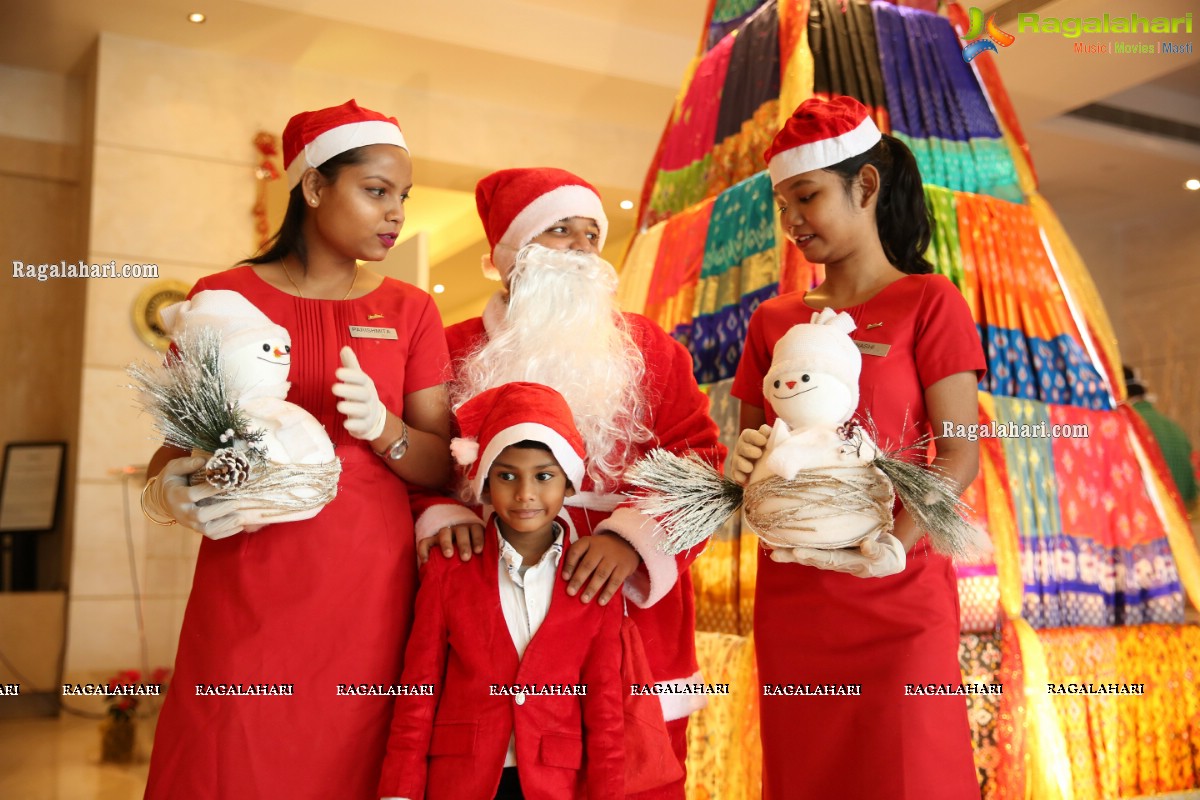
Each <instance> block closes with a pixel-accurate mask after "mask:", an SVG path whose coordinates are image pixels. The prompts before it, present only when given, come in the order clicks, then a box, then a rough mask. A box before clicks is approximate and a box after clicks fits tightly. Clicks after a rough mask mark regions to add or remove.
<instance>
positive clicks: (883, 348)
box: [854, 342, 892, 357]
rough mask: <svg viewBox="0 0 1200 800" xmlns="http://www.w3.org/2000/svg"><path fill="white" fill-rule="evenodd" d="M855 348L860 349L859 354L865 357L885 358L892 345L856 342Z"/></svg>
mask: <svg viewBox="0 0 1200 800" xmlns="http://www.w3.org/2000/svg"><path fill="white" fill-rule="evenodd" d="M854 346H855V347H857V348H858V352H860V353H862V354H863V355H865V356H880V357H883V356H886V355H887V354H888V351H889V350H891V349H892V346H891V345H890V344H880V343H879V342H855V343H854Z"/></svg>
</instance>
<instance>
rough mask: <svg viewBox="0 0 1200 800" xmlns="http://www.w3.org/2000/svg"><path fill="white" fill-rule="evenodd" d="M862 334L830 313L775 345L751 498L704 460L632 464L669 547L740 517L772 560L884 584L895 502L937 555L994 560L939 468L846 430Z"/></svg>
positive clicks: (856, 429)
mask: <svg viewBox="0 0 1200 800" xmlns="http://www.w3.org/2000/svg"><path fill="white" fill-rule="evenodd" d="M854 328H855V323H854V320H853V319H852V318H851V317H850V315H849V314H846V313H844V312H842V313H838V312H835V311H833V310H832V309H829V308H826V309H824V310H822V311H820V312H818V313H814V314H813V315H812V320H811V321H810V322H809V323H802V324H799V325H795V326H793V327H792V328H791V329H790V330H789V331H788V332H787V333H786V334H784V336H783V337H782V338H780V340H779V341H778V342H777V343H776V345H775V351H774V353H773V354H772V361H771V368H770V370H768V372H767V374H766V376H765V378H764V379H763V397H764V398H765V399H766V401H767V402H768V403H770V404H771V408H772V409H773V410H774V412H775V414H776V420H775V424H774V426H773V427H772V428H771V433H770V435H769V436H768V437H767V444H766V447H765V449H764V451H763V455H762V457H761V458H759V460H758V461H757V462H756V463H755V465H754V469H753V471H752V472H751V473H750V478H749V480H748V481H747V484H746V487H745V488H744V489H743V487H741V486H740V485H738V484H736V483H734V482H733V481H732V480H729V479H728V478H724V477H723V476H721V475H720V474H718V473H717V472H715V471H714V470H713V469H712V468H711V467H709V466H708V465H706V464H703V463H702V462H700V461H699V460H698V459H693V458H690V457H682V458H681V457H678V456H674V455H672V454H670V453H666V452H664V451H660V450H655V451H652V452H651V453H650V454H648V455H647V457H646V458H645V459H643V460H642V461H640V462H638V463H637V464H635V465H634V467H633V468H632V469H631V474H630V476H629V477H630V482H631V483H632V484H633V485H634V486H635V487H637V488H638V490H639V496H638V501H637V502H638V505H639V506H640V507H641V508H642V510H643V511H645V512H646V513H648V514H651V515H653V516H656V517H659V519H660V524H661V526H662V527H663V529H664V530H665V531H666V538H665V541H663V542H660V547H662V549H664V550H665V551H666V552H670V553H677V552H680V551H682V550H686V549H688V548H689V547H693V546H695V545H697V544H699V543H700V542H702V541H703V540H704V539H706V538H707V537H708V536H711V535H712V534H713V533H715V532H716V530H717V529H718V528H719V527H720V526H721V525H722V524H724V522H725V521H726V520H727V519H728V518H729V517H730V516H732V514H733V513H735V512H736V511H737V509H738V508H739V507H740V508H741V509H742V517H743V522H744V524H745V525H746V527H748V528H750V529H751V530H752V531H754V533H755V534H756V535H757V536H758V537H759V539H760V540H761V541H762V542H763V544H764V545H766V546H767V547H768V548H770V550H771V559H772V560H773V561H778V562H794V563H799V564H806V565H809V566H814V567H819V568H822V569H831V570H837V571H841V572H847V573H850V574H854V575H858V576H859V577H884V576H887V575H892V574H895V573H897V572H901V571H902V570H903V569H904V565H905V553H904V546H903V545H902V544H901V542H900V540H899V539H897V538H896V537H895V536H893V535H892V533H891V531H892V510H893V506H894V504H895V499H896V496H897V495H899V497H900V499H901V502H902V503H903V504H904V506H905V508H907V509H908V510H909V512H910V513H911V514H912V515H913V516H914V518H915V519H916V521H917V523H918V524H919V525H921V527H922V528H923V529H925V530H927V531H929V533H930V534H931V538H932V541H933V544H934V548H935V549H937V550H939V551H940V552H943V553H946V554H947V555H951V556H953V557H955V558H957V559H960V560H963V559H967V558H971V557H975V556H977V555H978V554H979V552H981V551H987V550H990V543H989V542H988V541H987V539H986V536H984V535H983V534H982V533H981V532H979V531H977V530H976V529H975V528H974V527H972V526H971V525H969V524H968V523H967V522H966V521H965V520H964V519H963V516H962V513H963V511H965V510H966V509H965V507H964V506H963V504H962V503H961V501H960V500H959V499H958V492H957V490H956V487H954V486H953V485H952V483H951V482H950V481H949V480H948V479H946V478H945V477H943V476H942V475H941V474H940V473H939V472H938V471H937V469H936V468H935V467H933V466H931V465H927V464H920V465H917V464H912V463H909V462H907V461H904V460H902V459H899V458H894V457H891V456H889V455H888V454H886V453H884V452H882V451H881V450H880V449H879V448H878V447H877V446H876V445H875V443H874V441H872V438H871V436H870V435H869V433H868V432H867V431H866V430H865V429H864V428H863V427H862V426H861V425H858V424H855V423H852V422H851V421H850V420H851V418H852V417H853V415H854V411H855V409H856V408H857V407H858V379H859V374H860V373H861V370H862V355H861V353H859V350H858V348H857V346H856V345H855V344H854V341H853V340H852V339H851V338H850V332H851V331H853V330H854Z"/></svg>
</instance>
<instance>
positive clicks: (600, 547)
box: [417, 168, 725, 800]
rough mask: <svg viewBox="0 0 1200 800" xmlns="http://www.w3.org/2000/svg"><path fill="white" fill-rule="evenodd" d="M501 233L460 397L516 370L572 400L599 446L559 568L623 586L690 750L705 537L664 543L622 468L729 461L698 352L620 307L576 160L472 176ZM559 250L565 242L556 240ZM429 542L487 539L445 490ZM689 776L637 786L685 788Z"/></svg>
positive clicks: (576, 500)
mask: <svg viewBox="0 0 1200 800" xmlns="http://www.w3.org/2000/svg"><path fill="white" fill-rule="evenodd" d="M475 199H476V204H477V206H478V209H479V216H480V219H481V220H482V222H483V226H484V229H485V231H486V233H487V238H488V243H489V244H490V245H491V248H492V249H491V253H490V256H485V257H484V271H485V273H488V274H489V275H490V276H491V277H493V278H496V279H499V280H500V281H501V282H502V284H503V288H502V289H501V290H500V291H499V292H497V293H496V294H495V295H494V296H493V297H492V298H491V300H490V301H489V302H488V305H487V307H486V308H485V310H484V312H483V316H482V317H477V318H475V319H470V320H467V321H465V322H461V323H458V324H456V325H452V326H450V327H448V328H447V329H446V339H447V343H448V344H449V346H450V357H451V363H452V365H453V372H454V374H453V380H452V384H451V398H452V403H453V405H454V407H457V406H458V405H461V404H462V403H463V402H465V401H466V400H468V399H469V398H471V397H473V396H475V395H477V394H479V393H480V392H482V391H484V390H486V389H490V388H492V387H494V386H498V385H500V384H503V383H508V382H510V381H529V382H534V383H542V384H545V385H547V386H551V387H553V388H554V389H556V390H558V392H559V393H560V394H562V395H563V397H565V398H566V400H567V403H568V405H569V406H570V407H571V411H572V413H573V414H574V416H575V423H576V426H577V427H578V429H579V432H580V434H581V435H582V436H583V438H584V441H585V444H586V445H587V453H588V463H587V469H586V474H585V476H584V479H583V485H582V486H580V487H576V490H577V491H576V493H575V495H574V496H573V497H571V498H569V499H568V501H567V506H568V507H569V508H567V509H564V511H569V514H570V519H569V520H568V522H569V523H570V526H571V527H572V528H573V530H572V531H571V535H572V538H575V537H579V539H580V542H579V544H577V545H574V546H572V547H571V548H570V551H569V553H570V557H569V558H567V559H565V560H564V564H563V570H562V577H563V578H564V579H566V580H569V581H570V583H569V586H568V593H569V594H572V595H577V596H579V598H580V600H581V601H582V602H592V601H596V602H601V603H607V602H609V601H610V600H611V599H612V598H613V597H614V596H615V595H616V593H617V592H618V591H623V593H624V596H625V598H626V599H627V600H628V601H629V615H630V617H632V618H633V620H634V621H635V622H636V623H637V626H638V629H639V631H640V633H641V635H642V638H643V640H644V642H645V645H646V652H647V656H648V658H649V662H650V667H651V671H652V673H653V675H654V678H655V680H656V681H657V682H658V683H659V684H660V685H662V689H661V692H660V694H659V697H660V699H661V701H662V707H663V716H664V718H665V719H666V721H667V729H668V732H669V733H670V734H671V741H672V746H673V747H674V750H675V753H676V755H677V756H678V758H679V760H680V763H681V765H682V764H683V763H684V760H685V758H686V756H687V718H688V715H690V714H691V713H692V712H694V711H697V710H699V709H700V708H701V707H703V705H704V700H703V695H702V694H684V693H672V692H671V687H670V684H692V683H696V682H699V681H700V680H701V676H700V674H699V669H698V667H697V663H696V650H695V627H696V625H695V608H694V602H693V597H692V580H691V575H690V572H689V566H690V564H691V561H692V560H693V559H694V558H695V557H696V556H697V555H698V554H699V552H700V548H698V549H693V550H691V551H689V552H686V553H681V554H680V555H678V556H668V555H665V554H663V553H662V552H660V551H659V550H658V548H657V546H656V545H657V538H658V537H657V534H658V533H659V530H660V529H659V527H658V524H657V522H656V521H655V520H654V519H653V518H651V517H647V516H645V515H644V514H641V513H640V512H638V511H637V510H636V509H635V508H634V507H633V505H632V503H631V502H630V501H629V499H628V498H627V497H625V496H624V495H623V494H622V489H623V488H624V481H623V475H624V473H625V469H626V468H627V467H628V466H629V465H630V464H632V463H633V461H635V460H636V459H638V458H639V457H641V456H642V455H643V454H645V453H646V452H647V451H648V450H650V449H652V448H654V447H661V448H665V449H667V450H669V451H671V452H673V453H678V454H684V453H687V452H695V453H697V454H698V455H700V457H702V458H704V459H705V460H706V461H709V462H710V463H712V464H713V465H714V466H719V465H720V464H721V462H722V461H723V459H724V455H725V454H724V448H723V447H722V446H721V445H720V444H718V441H717V428H716V425H714V424H713V422H712V420H711V419H710V418H709V416H708V399H707V397H705V395H704V394H703V393H701V392H700V390H699V388H698V387H697V386H696V380H695V378H694V377H693V375H692V358H691V356H690V355H689V353H688V352H687V350H686V349H684V347H683V346H682V345H680V344H679V343H678V342H676V341H675V340H674V339H672V338H671V337H669V336H668V335H667V334H666V333H664V332H663V331H662V329H661V328H659V327H658V326H657V325H655V324H654V323H653V322H651V321H650V320H648V319H646V318H645V317H643V316H640V315H637V314H626V313H622V312H621V311H620V310H619V309H618V308H617V304H616V295H615V292H616V286H617V275H616V272H615V270H614V269H613V267H612V265H610V264H609V263H607V262H606V261H604V260H602V259H601V258H600V257H599V255H598V254H599V252H600V250H601V248H603V246H604V239H605V235H606V233H607V231H608V219H607V217H606V216H605V214H604V208H603V205H602V203H601V201H600V196H599V193H598V192H597V191H596V190H595V189H594V188H593V187H592V186H591V185H590V184H588V183H587V182H586V181H584V180H582V179H581V178H579V177H578V176H576V175H573V174H571V173H569V172H566V171H565V170H560V169H551V168H535V169H508V170H501V171H500V172H496V173H493V174H491V175H489V176H487V177H486V178H484V179H483V180H481V181H480V182H479V184H478V186H477V187H476V189H475ZM555 251H560V252H555ZM417 505H418V514H419V516H418V520H417V538H418V541H419V543H420V544H419V547H418V552H419V553H420V555H421V557H422V558H425V557H426V555H427V554H428V552H429V550H430V549H431V548H432V547H433V546H435V545H436V546H438V547H439V548H440V549H441V550H442V553H443V554H444V555H446V556H453V555H454V552H455V549H457V550H458V552H459V556H460V557H462V558H464V559H465V558H469V557H470V554H471V551H472V550H473V551H474V552H476V553H478V552H480V551H481V547H482V520H480V519H479V518H478V517H477V516H475V515H474V514H472V513H471V512H470V511H469V510H468V509H466V508H464V507H462V506H458V505H455V504H451V503H447V502H445V501H444V500H442V501H440V502H439V501H430V500H426V501H424V502H421V501H418V503H417ZM683 786H684V783H683V781H682V780H681V781H679V782H677V783H674V784H671V785H669V786H666V787H661V788H659V789H656V790H653V791H651V792H646V793H643V794H640V795H637V797H639V798H642V799H643V800H650V798H682V797H684V789H683Z"/></svg>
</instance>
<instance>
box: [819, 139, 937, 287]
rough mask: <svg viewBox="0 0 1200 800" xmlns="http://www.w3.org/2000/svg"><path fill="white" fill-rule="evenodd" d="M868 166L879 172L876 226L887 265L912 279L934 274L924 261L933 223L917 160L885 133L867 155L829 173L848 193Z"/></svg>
mask: <svg viewBox="0 0 1200 800" xmlns="http://www.w3.org/2000/svg"><path fill="white" fill-rule="evenodd" d="M867 164H870V165H871V166H873V167H875V169H877V170H878V171H879V200H878V202H877V203H876V204H875V224H876V226H877V227H878V228H879V241H880V242H881V243H882V244H883V252H884V254H885V255H886V256H887V259H888V261H890V262H891V263H892V265H893V266H895V267H896V269H898V270H900V271H901V272H907V273H908V274H910V275H919V274H923V273H927V272H933V265H932V264H930V263H929V262H928V261H926V260H925V250H926V249H928V247H929V240H930V237H931V236H932V225H933V221H932V219H931V217H930V215H929V209H928V207H927V206H926V205H925V190H924V189H923V188H922V186H921V172H920V170H918V169H917V160H916V159H915V158H913V154H912V152H911V151H910V150H909V149H908V147H907V146H906V145H905V144H904V142H902V141H900V140H899V139H897V138H895V137H894V136H889V135H887V134H886V133H885V134H884V135H883V138H882V139H880V140H879V143H878V144H876V145H875V146H874V147H872V148H871V149H870V150H868V151H867V152H865V153H863V154H862V155H857V156H854V157H853V158H847V159H846V160H845V161H842V162H841V163H838V164H834V165H833V166H832V167H826V169H827V170H829V171H830V172H833V173H835V174H837V175H839V176H841V178H842V181H843V182H844V183H845V185H846V190H847V191H849V190H850V187H851V186H852V185H853V183H854V181H855V180H856V179H857V178H858V173H859V172H860V171H861V170H862V168H863V167H865V166H866V165H867Z"/></svg>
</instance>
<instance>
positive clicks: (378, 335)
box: [350, 325, 400, 339]
mask: <svg viewBox="0 0 1200 800" xmlns="http://www.w3.org/2000/svg"><path fill="white" fill-rule="evenodd" d="M350 335H351V336H353V337H354V338H355V339H399V338H400V337H399V336H397V335H396V329H395V328H369V327H367V326H366V325H351V326H350Z"/></svg>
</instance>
